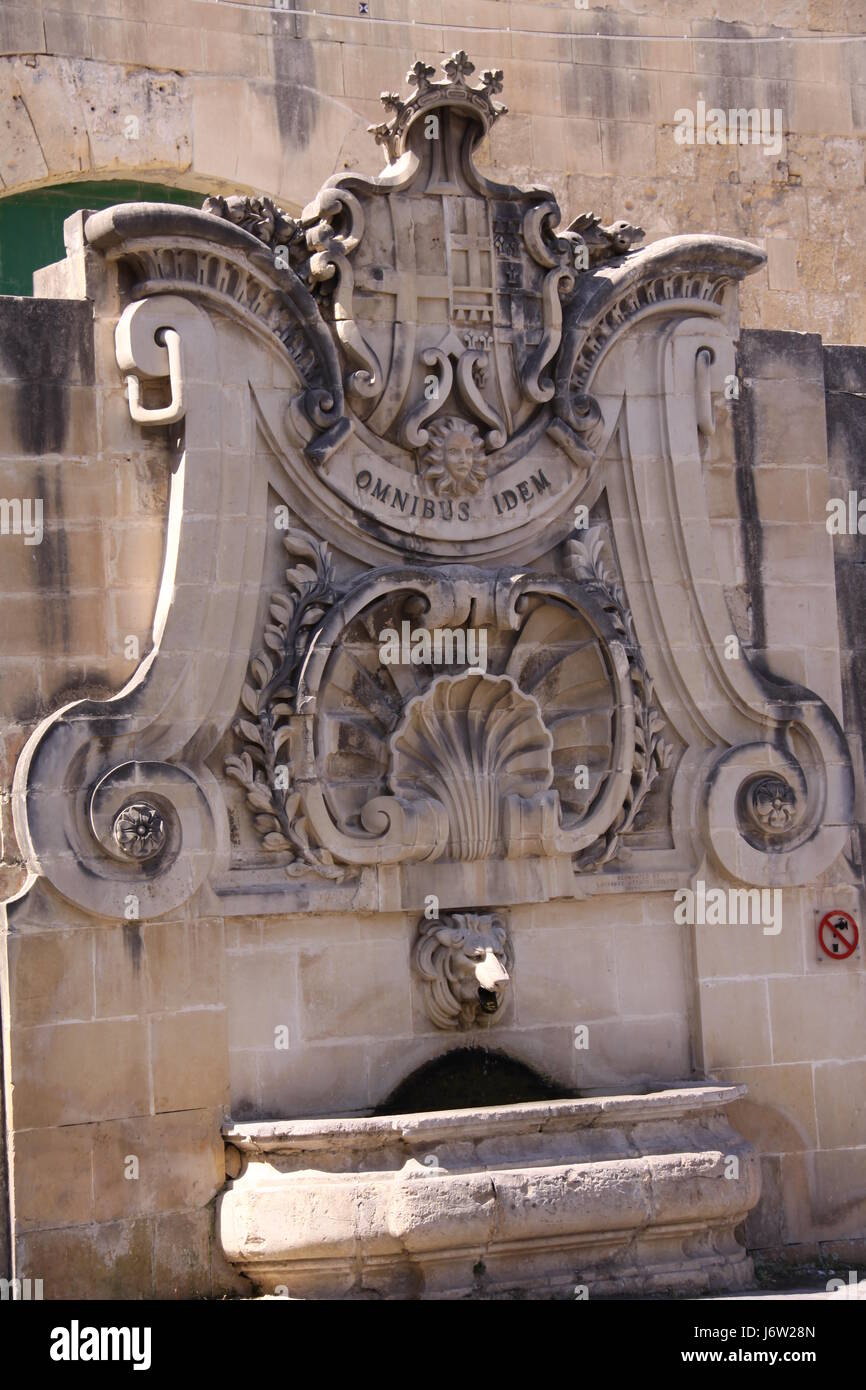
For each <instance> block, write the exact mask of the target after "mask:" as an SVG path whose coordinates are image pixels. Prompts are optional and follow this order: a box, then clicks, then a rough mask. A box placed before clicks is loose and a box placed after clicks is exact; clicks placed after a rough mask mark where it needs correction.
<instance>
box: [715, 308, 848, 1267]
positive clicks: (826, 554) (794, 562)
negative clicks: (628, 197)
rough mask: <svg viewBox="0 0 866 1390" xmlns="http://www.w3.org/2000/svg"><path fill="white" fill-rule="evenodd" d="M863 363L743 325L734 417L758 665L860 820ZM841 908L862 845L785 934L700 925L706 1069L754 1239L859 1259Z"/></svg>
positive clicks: (749, 638)
mask: <svg viewBox="0 0 866 1390" xmlns="http://www.w3.org/2000/svg"><path fill="white" fill-rule="evenodd" d="M860 370H861V353H860V352H859V351H858V350H856V349H839V350H837V349H833V348H829V349H825V348H823V347H822V343H821V340H820V338H819V336H818V335H817V334H793V333H776V332H768V331H760V330H758V331H749V332H744V333H743V334H742V337H741V340H740V346H739V355H738V375H739V378H740V396H739V399H738V400H737V401H736V402H735V403H734V406H733V412H732V414H733V421H734V427H735V432H736V436H737V478H736V487H737V497H738V503H737V509H736V510H737V519H736V522H735V526H736V531H737V533H738V548H739V555H740V557H741V562H742V565H743V572H744V573H745V575H746V590H747V592H748V595H749V603H748V610H747V613H746V618H745V622H744V630H745V631H746V645H747V646H748V647H749V648H750V650H751V654H752V659H753V660H756V661H758V662H759V663H761V664H765V665H766V667H767V668H768V669H770V670H772V671H774V672H776V673H777V674H778V675H779V676H782V677H788V678H790V679H792V680H796V681H799V682H801V683H803V684H805V685H806V686H808V687H810V688H811V689H814V690H816V691H819V692H820V693H821V694H822V696H823V698H824V699H825V700H826V701H827V702H828V704H829V705H830V707H831V708H832V709H833V710H834V711H835V713H836V715H837V717H838V718H839V719H840V721H841V722H842V723H843V725H844V727H845V729H846V732H847V735H848V739H849V743H850V744H851V747H852V751H853V754H854V767H855V779H856V782H857V786H858V793H857V804H858V807H860V808H861V809H859V810H858V820H859V821H860V823H861V824H862V820H863V814H862V787H863V763H862V714H861V712H860V695H859V689H860V684H861V682H860V679H859V673H858V666H857V663H858V661H859V659H860V657H859V645H860V644H859V638H858V636H857V631H858V623H859V617H858V615H859V610H860V607H861V604H860V602H859V598H858V597H857V589H856V587H855V586H856V581H857V577H858V570H857V560H858V557H859V547H860V546H861V545H862V542H861V540H860V538H859V536H854V537H848V536H831V535H830V534H828V530H827V524H826V523H827V503H828V500H829V499H830V498H831V497H844V498H846V500H847V497H848V489H849V487H850V488H856V487H857V483H858V479H859V473H858V470H859V468H860V464H859V462H858V459H859V455H860V451H861V445H862V425H861V422H860V416H859V413H858V412H859V406H858V404H857V402H856V399H855V395H856V389H857V386H858V383H859V382H860V381H861V380H862V377H861V376H860ZM825 390H826V397H825ZM852 392H853V393H855V395H852ZM825 402H826V404H825ZM828 437H829V446H828ZM828 448H829V459H828ZM837 601H838V613H837V608H836V605H837ZM861 835H862V832H861ZM861 854H862V851H861ZM830 908H834V909H842V910H843V911H848V912H850V913H851V914H852V915H854V916H855V917H856V918H857V919H858V921H859V920H861V919H862V911H863V893H862V857H861V856H860V855H858V853H857V848H856V846H855V847H854V858H853V860H852V862H851V863H850V864H849V865H847V866H846V864H845V863H844V862H842V863H839V864H837V865H836V866H835V867H834V870H833V871H831V872H830V873H828V874H827V875H826V876H825V877H824V879H823V880H821V881H819V882H818V883H816V884H815V885H813V886H812V887H810V888H809V889H800V890H793V891H786V892H785V893H784V895H783V899H782V922H783V926H782V930H781V932H780V933H779V934H778V935H776V936H773V935H764V934H763V933H762V932H757V933H756V932H754V931H753V930H752V929H750V928H740V927H727V928H712V927H704V928H697V929H696V931H695V936H694V939H695V950H696V954H695V964H696V976H697V980H698V989H699V1001H700V1002H699V1007H700V1014H701V1036H702V1041H703V1064H704V1066H705V1067H706V1068H707V1070H708V1071H709V1072H711V1073H712V1074H713V1075H716V1076H718V1077H719V1078H721V1079H725V1080H728V1081H740V1082H744V1083H745V1084H746V1085H747V1086H748V1088H749V1096H748V1099H747V1100H745V1101H742V1102H740V1103H738V1104H737V1105H736V1106H734V1107H733V1110H732V1115H733V1118H734V1123H735V1124H737V1126H738V1127H739V1129H740V1130H741V1131H742V1133H744V1134H745V1135H746V1136H747V1137H749V1138H750V1139H751V1140H752V1141H753V1143H754V1144H755V1145H756V1147H757V1148H758V1150H759V1151H760V1153H761V1155H762V1172H763V1194H762V1198H761V1202H760V1204H759V1206H758V1208H757V1209H756V1210H755V1212H753V1213H752V1215H751V1217H750V1218H749V1222H748V1223H747V1237H748V1240H749V1243H750V1245H752V1246H753V1247H754V1248H755V1249H759V1250H763V1251H764V1252H765V1253H768V1254H769V1253H771V1252H772V1253H782V1252H783V1250H784V1253H786V1254H787V1255H788V1256H791V1255H795V1256H807V1255H808V1256H809V1257H813V1256H814V1255H815V1254H816V1253H818V1252H819V1250H828V1251H833V1252H835V1253H836V1254H837V1255H840V1256H842V1257H843V1258H844V1257H846V1256H848V1255H850V1256H851V1257H852V1258H855V1257H856V1256H855V1255H852V1251H854V1252H856V1250H857V1249H858V1248H859V1246H858V1242H860V1243H861V1244H862V1236H863V1228H864V1216H866V1130H864V1127H863V1119H862V1113H861V1109H860V1106H859V1103H858V1100H857V1097H858V1096H859V1095H860V1093H861V1092H862V1086H863V1078H864V1067H866V1030H864V1027H863V1007H864V1000H866V975H864V962H863V959H862V955H861V956H860V957H858V958H854V959H851V960H849V961H845V962H834V961H829V960H828V959H827V958H826V957H824V956H823V955H822V953H821V952H820V951H819V950H818V948H817V942H816V933H817V923H818V921H819V919H820V917H821V916H822V915H823V913H824V912H825V911H827V910H828V909H830ZM785 1248H786V1249H785Z"/></svg>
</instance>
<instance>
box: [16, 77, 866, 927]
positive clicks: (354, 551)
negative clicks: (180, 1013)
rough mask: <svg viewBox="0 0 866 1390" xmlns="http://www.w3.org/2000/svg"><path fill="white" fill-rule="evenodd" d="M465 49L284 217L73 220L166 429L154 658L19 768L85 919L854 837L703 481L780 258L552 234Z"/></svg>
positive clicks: (60, 880)
mask: <svg viewBox="0 0 866 1390" xmlns="http://www.w3.org/2000/svg"><path fill="white" fill-rule="evenodd" d="M473 72H474V70H473V68H472V65H471V63H469V61H468V59H467V58H466V56H465V54H457V55H455V56H454V58H453V59H452V60H451V62H450V63H449V64H446V66H445V71H444V76H443V77H442V78H441V79H439V80H436V79H435V75H434V73H433V72H432V70H431V69H429V68H428V67H426V66H425V65H424V64H420V63H418V64H416V65H415V67H414V68H413V69H412V72H411V73H410V85H411V86H412V88H413V91H412V94H411V96H409V97H408V98H407V99H405V100H404V99H403V98H400V97H397V96H395V95H394V94H387V95H386V97H385V98H384V100H385V105H386V108H387V110H388V112H389V113H390V119H389V120H388V121H386V122H384V123H383V124H382V125H381V126H379V127H376V128H375V130H374V134H375V135H376V138H377V140H378V141H379V143H381V144H382V145H383V146H384V147H385V149H386V150H387V154H388V164H387V165H386V168H385V169H384V171H383V172H382V173H381V174H379V175H378V176H377V177H365V176H362V175H360V174H342V175H339V176H336V177H335V178H333V179H330V180H328V182H327V183H326V184H325V186H324V188H323V189H322V191H321V192H320V194H319V195H318V197H317V198H316V199H314V200H313V202H312V203H311V204H310V205H309V206H308V207H307V208H305V209H304V211H303V213H302V215H301V217H300V219H295V218H291V217H289V216H288V215H287V214H285V213H284V212H282V211H281V210H280V209H279V208H277V207H276V206H275V205H274V204H273V203H271V202H270V201H269V200H268V199H266V198H262V199H250V198H234V199H222V198H215V199H210V200H208V202H207V204H206V206H205V209H204V210H203V211H202V212H195V211H192V210H190V209H185V208H167V207H162V206H157V205H148V204H135V205H128V206H125V207H121V208H115V209H109V210H107V211H105V212H101V213H96V214H93V215H91V216H88V217H87V219H86V222H85V224H84V232H83V250H82V251H81V253H80V254H81V255H82V256H83V257H84V260H85V262H86V267H85V269H86V274H87V276H88V277H89V281H88V283H89V284H90V286H91V287H92V293H93V296H94V299H95V300H97V301H98V303H99V306H100V309H99V312H100V314H103V315H107V316H108V318H109V319H110V320H112V321H113V323H114V324H116V334H115V345H116V354H115V355H116V361H108V360H106V361H104V362H102V364H101V370H102V372H103V375H104V378H105V380H106V382H107V383H108V384H109V386H110V388H111V389H117V387H118V385H119V383H120V381H121V379H122V378H123V377H125V378H126V380H127V383H128V399H129V411H130V414H131V417H132V424H131V426H129V428H131V429H132V430H134V431H139V432H140V431H142V430H147V429H149V428H151V427H153V426H155V425H158V426H165V425H171V426H172V427H174V426H182V441H181V443H182V452H179V457H178V460H177V463H176V466H175V469H174V472H173V475H172V494H171V507H170V526H169V544H168V546H167V551H166V559H165V570H164V574H163V579H162V588H161V599H160V606H159V609H158V613H157V620H156V624H155V633H156V636H155V646H154V651H153V653H152V654H151V655H150V656H149V657H148V658H147V660H146V661H145V662H144V663H142V665H141V666H140V667H139V669H138V671H137V672H136V674H135V676H134V678H133V679H132V680H131V681H130V683H129V685H128V686H127V687H126V688H125V689H124V691H122V692H121V693H120V694H119V695H118V696H117V697H116V698H115V699H114V700H113V701H110V702H105V703H99V702H92V703H87V702H84V703H81V704H78V705H75V706H73V707H71V708H70V709H69V710H66V711H61V712H60V714H58V715H54V716H52V717H51V718H50V719H49V720H47V721H46V722H45V723H44V724H43V725H41V726H40V728H39V729H37V731H36V733H35V734H34V735H33V737H32V738H31V740H30V741H29V743H28V746H27V748H26V750H25V754H24V756H23V758H22V760H21V763H20V764H19V768H18V772H17V774H16V788H15V798H14V801H15V815H16V826H17V829H18V833H19V836H20V839H21V843H22V844H23V845H24V846H26V848H27V852H28V855H29V859H30V863H31V867H32V868H33V869H34V871H36V872H40V873H42V874H44V875H45V876H46V877H48V878H49V879H51V881H52V882H53V883H54V884H55V886H56V887H57V888H58V889H59V890H60V891H61V892H62V893H64V894H65V895H66V896H67V897H68V898H70V899H71V900H72V901H73V902H76V903H78V904H80V905H81V906H83V907H85V908H87V909H88V910H90V911H94V912H99V913H102V914H103V915H108V916H122V915H123V913H124V910H125V904H126V901H127V899H128V897H129V896H130V894H132V895H134V896H135V897H136V900H137V901H138V908H137V911H138V913H139V915H140V916H154V915H160V914H162V913H165V912H167V911H169V910H171V909H173V908H175V907H177V906H178V905H179V904H181V903H183V902H185V901H187V900H188V899H189V898H190V897H191V896H192V895H193V894H194V893H196V892H198V891H201V893H202V895H203V897H202V901H203V902H204V903H205V905H206V907H207V906H210V907H215V906H216V907H218V910H220V911H222V912H232V911H236V912H279V911H286V910H289V905H290V904H294V905H295V906H296V907H297V906H302V907H305V908H307V907H312V908H315V907H316V906H320V907H324V908H327V909H331V910H347V911H348V910H353V911H363V910H375V909H377V908H378V909H395V910H396V909H398V908H412V909H415V908H419V907H422V906H423V904H424V901H425V898H426V897H427V896H428V895H430V894H433V895H435V896H436V897H438V898H439V900H440V901H441V903H442V905H443V907H449V908H456V909H461V910H465V909H471V908H473V907H484V906H485V905H486V906H488V907H489V906H491V905H507V904H509V903H512V902H533V901H543V900H546V899H548V898H551V897H569V896H575V895H578V896H579V895H581V894H584V893H590V892H597V891H610V890H612V889H614V888H616V887H619V886H622V885H623V883H624V882H625V881H626V880H628V882H630V883H631V884H632V885H633V886H640V885H642V884H646V885H654V886H656V887H671V886H674V885H676V884H677V883H678V882H681V881H682V880H683V877H684V876H688V875H689V874H691V873H693V872H694V870H695V869H696V868H697V866H698V865H699V864H700V863H701V862H702V859H703V858H704V856H711V857H712V858H713V859H714V861H715V863H716V864H717V866H718V867H719V868H720V869H722V870H724V871H725V872H726V873H727V874H729V875H730V876H732V877H733V878H734V879H735V880H737V881H741V882H746V883H793V882H803V881H807V880H809V879H811V878H814V877H815V875H816V874H817V873H819V872H821V871H822V869H823V868H826V867H827V866H828V865H829V864H830V863H832V862H833V860H834V859H835V858H836V857H837V856H838V854H839V853H840V851H841V849H842V847H843V845H844V843H845V841H846V837H847V835H848V833H849V827H850V821H851V769H850V760H849V757H848V751H847V747H846V746H845V741H844V738H843V736H842V734H841V732H840V730H839V727H838V724H837V723H836V721H835V719H834V717H833V715H832V714H831V713H830V711H829V710H828V709H827V707H826V706H825V705H824V704H823V703H822V701H821V700H819V699H818V697H817V696H814V695H813V694H811V692H809V691H807V690H803V689H801V688H799V687H787V688H784V689H783V688H781V687H780V686H779V685H778V684H775V683H772V682H769V681H768V680H767V678H766V677H764V676H763V675H762V674H761V673H760V672H759V671H757V670H756V669H754V668H753V667H752V666H751V665H750V663H749V661H748V659H747V657H746V656H745V655H743V656H742V658H741V659H738V660H737V661H736V662H730V661H727V660H725V658H724V654H723V653H724V648H725V642H726V639H727V637H728V634H729V633H730V631H731V621H732V620H731V617H730V614H729V612H728V609H727V606H726V603H725V597H724V589H723V582H722V579H721V577H720V575H719V572H718V566H717V564H716V560H715V551H714V543H713V536H712V526H711V518H710V513H709V507H708V503H707V498H706V493H705V488H704V482H703V472H704V468H705V466H707V465H708V464H712V463H714V462H716V463H718V462H719V461H720V460H724V459H725V458H726V457H728V455H729V454H730V451H731V448H732V445H731V441H730V430H729V428H727V427H726V423H725V418H726V417H725V399H726V383H727V382H729V381H730V380H731V379H733V374H734V372H735V357H734V341H735V334H736V313H735V310H736V306H735V300H734V296H733V295H732V293H731V289H732V286H734V285H735V284H736V282H737V281H738V280H740V279H742V278H743V276H744V275H746V274H748V273H749V272H750V271H752V270H754V269H755V268H757V267H758V266H759V265H760V264H761V262H762V260H763V255H762V253H761V252H760V251H759V250H757V249H756V248H755V247H753V246H750V245H748V244H747V243H744V242H738V241H733V240H730V239H727V238H723V237H714V236H687V237H673V238H669V239H667V240H664V241H661V242H658V243H655V244H653V245H651V246H649V247H646V248H643V249H635V248H634V243H635V242H636V241H637V240H639V237H640V229H638V228H634V227H631V226H630V225H629V224H627V223H622V222H619V223H612V224H611V225H607V226H605V225H602V224H601V222H600V220H599V218H597V217H596V216H594V215H593V214H589V213H587V214H582V215H580V216H578V217H576V218H575V219H574V220H573V221H572V222H571V223H570V225H569V226H568V227H566V228H565V229H562V230H560V228H559V223H560V221H561V218H560V210H559V208H558V207H557V205H556V201H555V199H554V198H553V196H552V195H551V194H550V193H548V192H546V191H544V190H539V189H519V188H517V187H513V186H511V185H500V184H494V183H492V182H491V181H489V180H488V179H487V178H486V177H485V176H484V175H483V174H482V173H481V172H480V171H479V170H478V169H477V168H476V167H475V164H474V163H473V150H474V149H475V148H476V146H477V145H478V143H479V141H480V140H481V138H482V137H483V135H484V133H485V131H486V130H487V129H488V127H489V125H490V123H491V122H492V121H494V120H497V119H499V118H500V117H501V116H502V115H503V114H504V112H503V108H501V107H500V106H499V104H498V103H497V102H496V101H495V99H494V98H495V95H496V93H498V91H499V90H500V86H501V74H499V73H492V72H486V73H483V74H482V75H481V77H480V78H479V79H478V80H477V81H476V80H475V78H474V76H473ZM163 388H164V389H165V397H164V399H167V400H168V404H163V405H161V406H157V405H155V404H153V398H154V392H156V393H157V395H158V393H159V391H160V390H161V389H163ZM145 400H147V401H149V402H150V403H149V404H145V403H144V402H145ZM726 451H727V452H726ZM269 489H270V491H269ZM280 513H284V514H285V515H286V516H290V522H289V523H287V524H284V522H281V521H280V520H279V515H280ZM203 535H204V536H206V538H207V540H206V543H203V541H202V536H203ZM287 557H288V568H286V563H287ZM684 615H685V616H684ZM684 621H685V622H686V626H687V627H688V630H689V632H690V633H692V634H696V636H695V640H693V641H690V642H688V643H684V641H683V639H682V635H681V634H682V630H683V627H682V625H683V622H684ZM446 634H447V638H446ZM437 642H438V643H439V647H438V648H437V645H436V644H437ZM394 643H396V646H393V644H394ZM446 643H447V645H446ZM482 643H483V647H484V656H483V660H482V659H480V653H481V644H482ZM768 779H769V780H768ZM771 784H772V786H773V788H774V792H773V797H772V798H771V800H772V803H773V805H775V804H776V802H779V803H780V804H781V805H783V806H784V807H785V817H784V824H779V825H773V826H772V827H770V828H769V829H768V828H767V826H766V825H765V824H764V823H763V822H762V821H761V815H762V810H761V808H762V807H763V806H764V804H765V802H766V801H767V796H768V794H769V792H768V788H769V787H770V785H771ZM70 787H72V788H74V792H67V791H65V790H64V788H70ZM777 819H778V818H777Z"/></svg>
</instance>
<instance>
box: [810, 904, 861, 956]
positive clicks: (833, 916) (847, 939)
mask: <svg viewBox="0 0 866 1390" xmlns="http://www.w3.org/2000/svg"><path fill="white" fill-rule="evenodd" d="M859 942H860V931H859V929H858V927H857V923H856V922H855V921H854V918H853V917H852V916H851V914H850V912H842V911H837V912H825V913H824V916H823V917H822V918H821V920H820V922H819V923H818V945H819V946H820V948H821V950H822V951H823V953H824V955H825V956H829V958H830V960H847V959H848V957H849V956H853V954H854V952H855V951H856V950H857V947H858V945H859ZM820 958H821V957H820V956H819V960H820Z"/></svg>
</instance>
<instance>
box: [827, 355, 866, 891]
mask: <svg viewBox="0 0 866 1390" xmlns="http://www.w3.org/2000/svg"><path fill="white" fill-rule="evenodd" d="M824 380H825V388H826V405H827V452H828V457H829V467H830V487H829V492H830V496H831V497H841V498H842V499H843V500H844V501H845V503H846V504H847V502H848V492H849V491H854V492H856V494H857V497H858V498H862V497H863V496H864V495H866V349H863V348H860V347H826V348H825V349H824ZM833 554H834V568H835V573H836V599H837V604H838V613H839V626H840V646H841V651H840V657H841V667H842V707H843V717H844V722H845V727H846V729H848V730H850V731H854V730H856V731H857V733H858V734H859V736H860V742H861V746H864V747H866V709H864V693H866V607H864V603H863V594H864V591H866V536H861V535H860V534H859V531H858V533H857V534H856V535H854V536H848V535H840V536H834V538H833ZM857 829H858V838H859V845H860V863H861V865H862V864H864V863H866V825H864V824H863V823H862V822H861V823H860V824H858V827H857Z"/></svg>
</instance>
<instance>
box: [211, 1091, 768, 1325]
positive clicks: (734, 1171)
mask: <svg viewBox="0 0 866 1390" xmlns="http://www.w3.org/2000/svg"><path fill="white" fill-rule="evenodd" d="M744 1094H745V1087H742V1086H718V1085H713V1084H700V1085H689V1084H684V1085H682V1086H680V1087H675V1088H670V1089H665V1090H660V1091H654V1092H650V1093H648V1094H645V1095H617V1096H603V1097H594V1098H590V1099H581V1100H556V1101H543V1102H532V1103H526V1104H517V1105H497V1106H488V1107H480V1108H472V1109H466V1110H441V1111H431V1112H427V1113H422V1114H405V1115H389V1116H386V1117H375V1118H373V1117H371V1118H350V1119H349V1118H347V1119H312V1120H286V1121H276V1122H269V1123H257V1124H238V1125H235V1124H232V1125H230V1126H228V1127H227V1128H226V1129H225V1131H224V1137H225V1140H226V1153H227V1171H228V1173H229V1176H230V1180H229V1183H228V1185H227V1188H226V1190H225V1191H224V1192H223V1194H222V1196H221V1198H220V1204H219V1211H218V1230H219V1233H220V1238H221V1241H222V1246H223V1250H224V1252H225V1254H226V1255H227V1257H228V1259H229V1260H230V1261H231V1262H232V1263H233V1264H234V1265H235V1266H236V1267H237V1268H239V1269H240V1270H241V1271H242V1272H243V1274H245V1275H246V1276H247V1278H249V1279H250V1281H251V1282H252V1284H253V1285H254V1286H255V1288H256V1290H257V1291H259V1292H261V1293H275V1292H276V1293H284V1294H288V1296H289V1297H294V1298H324V1299H333V1298H353V1297H355V1298H357V1297H381V1298H470V1297H474V1298H479V1297H480V1298H483V1297H497V1296H505V1297H507V1296H512V1297H513V1296H518V1297H519V1296H524V1297H535V1298H545V1297H584V1296H589V1297H596V1296H600V1295H602V1296H603V1295H614V1294H648V1293H656V1292H658V1293H662V1292H666V1293H671V1292H679V1293H690V1292H699V1291H700V1292H703V1291H706V1290H708V1289H732V1288H741V1287H743V1286H745V1285H747V1284H749V1283H750V1282H751V1280H752V1263H751V1260H750V1259H749V1258H748V1256H747V1254H746V1251H745V1249H744V1247H743V1246H742V1245H741V1244H740V1243H739V1242H738V1240H737V1238H736V1235H735V1228H736V1227H737V1225H738V1224H739V1223H740V1222H741V1221H743V1219H744V1218H745V1216H746V1215H747V1213H748V1212H749V1211H750V1210H751V1208H752V1207H753V1206H754V1205H755V1203H756V1202H757V1200H758V1197H759V1195H760V1176H759V1165H758V1157H757V1154H756V1153H755V1151H754V1150H753V1149H752V1147H751V1145H749V1144H748V1143H746V1142H745V1140H743V1139H742V1138H741V1137H740V1136H739V1135H738V1134H737V1133H736V1132H735V1131H734V1129H733V1128H732V1127H731V1125H730V1123H729V1122H728V1119H727V1116H726V1113H725V1111H726V1107H727V1106H728V1105H729V1104H730V1103H731V1102H732V1101H735V1100H738V1099H740V1098H741V1097H742V1096H743V1095H744Z"/></svg>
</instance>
